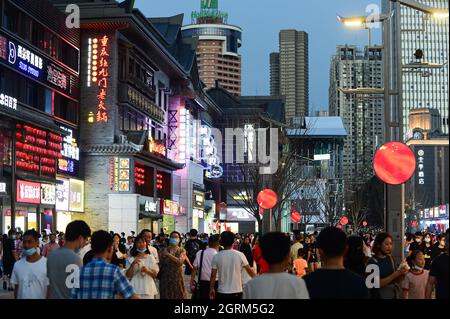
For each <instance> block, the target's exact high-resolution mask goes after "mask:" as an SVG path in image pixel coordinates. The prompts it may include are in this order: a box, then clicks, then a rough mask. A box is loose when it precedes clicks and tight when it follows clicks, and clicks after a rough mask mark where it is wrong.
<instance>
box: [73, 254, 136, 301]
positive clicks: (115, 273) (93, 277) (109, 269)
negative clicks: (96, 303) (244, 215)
mask: <svg viewBox="0 0 450 319" xmlns="http://www.w3.org/2000/svg"><path fill="white" fill-rule="evenodd" d="M79 282H80V286H79V288H73V289H72V299H114V296H116V295H121V296H122V297H123V298H125V299H128V298H130V297H131V296H133V295H134V291H133V288H132V287H131V285H130V282H129V281H128V279H127V278H126V277H125V276H124V275H123V274H122V272H121V271H120V268H119V267H117V266H115V265H112V264H109V263H107V262H106V261H105V260H104V259H102V258H93V259H92V261H91V262H90V263H88V264H87V265H86V266H84V267H82V268H81V270H80V280H79Z"/></svg>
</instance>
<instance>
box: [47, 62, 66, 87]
mask: <svg viewBox="0 0 450 319" xmlns="http://www.w3.org/2000/svg"><path fill="white" fill-rule="evenodd" d="M47 81H48V82H50V83H52V84H53V85H55V86H57V87H59V88H61V89H63V90H67V81H68V76H67V74H65V73H64V72H63V71H61V70H59V69H58V68H57V67H56V66H55V65H53V64H52V65H48V66H47Z"/></svg>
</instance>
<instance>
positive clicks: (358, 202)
mask: <svg viewBox="0 0 450 319" xmlns="http://www.w3.org/2000/svg"><path fill="white" fill-rule="evenodd" d="M366 193H367V192H366V187H363V188H360V189H358V190H357V191H355V192H353V194H352V195H351V198H352V201H351V202H349V203H350V206H349V208H348V210H347V211H348V217H349V221H350V223H351V224H353V230H354V232H356V233H358V232H359V230H360V229H361V226H362V223H363V221H364V220H365V219H366V214H367V206H366V204H367V203H366V198H365V194H366Z"/></svg>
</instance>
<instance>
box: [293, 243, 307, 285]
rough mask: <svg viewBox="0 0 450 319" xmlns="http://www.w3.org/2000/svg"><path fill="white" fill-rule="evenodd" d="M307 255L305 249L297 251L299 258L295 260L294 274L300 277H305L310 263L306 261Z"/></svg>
mask: <svg viewBox="0 0 450 319" xmlns="http://www.w3.org/2000/svg"><path fill="white" fill-rule="evenodd" d="M305 255H306V254H305V249H303V248H300V249H299V250H298V251H297V258H296V259H295V260H294V265H293V274H294V275H296V276H298V277H300V278H303V277H304V276H305V275H306V272H307V270H308V263H307V262H306V259H305V257H306V256H305Z"/></svg>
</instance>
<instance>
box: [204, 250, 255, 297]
mask: <svg viewBox="0 0 450 319" xmlns="http://www.w3.org/2000/svg"><path fill="white" fill-rule="evenodd" d="M245 266H248V261H247V258H246V257H245V255H244V254H243V253H241V252H240V251H237V250H234V249H230V250H222V251H220V252H219V253H218V254H217V255H215V256H214V258H213V260H212V269H217V272H218V275H219V289H218V292H219V293H221V294H236V293H241V292H242V268H243V267H245Z"/></svg>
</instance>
